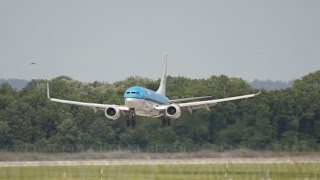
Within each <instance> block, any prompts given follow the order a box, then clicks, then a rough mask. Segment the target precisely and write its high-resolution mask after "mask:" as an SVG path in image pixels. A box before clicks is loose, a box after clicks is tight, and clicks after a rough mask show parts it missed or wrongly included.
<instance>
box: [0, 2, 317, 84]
mask: <svg viewBox="0 0 320 180" xmlns="http://www.w3.org/2000/svg"><path fill="white" fill-rule="evenodd" d="M164 52H167V53H168V74H169V75H172V76H186V77H190V78H208V77H210V76H211V75H221V74H224V75H227V76H233V77H240V78H243V79H245V80H248V81H251V80H254V79H262V80H265V79H271V80H284V81H288V80H292V79H295V78H300V77H301V76H303V75H305V74H307V73H310V72H313V71H315V70H319V69H320V1H319V0H265V1H262V0H251V1H249V0H241V1H239V0H221V1H214V0H207V1H204V0H192V1H190V0H158V1H154V0H145V1H140V0H128V1H121V0H114V1H108V0H90V1H89V0H85V1H84V0H50V1H48V0H30V1H25V0H21V1H17V0H0V78H21V79H28V80H29V79H52V78H54V77H57V76H60V75H67V76H70V77H72V78H74V79H76V80H80V81H85V82H93V81H95V80H98V81H108V82H115V81H118V80H123V79H125V78H127V77H129V76H136V75H137V76H142V77H148V78H151V79H158V78H160V75H161V71H162V70H161V68H162V59H163V53H164ZM30 62H36V63H37V64H36V65H29V63H30Z"/></svg>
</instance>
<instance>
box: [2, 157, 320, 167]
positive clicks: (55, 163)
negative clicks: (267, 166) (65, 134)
mask: <svg viewBox="0 0 320 180" xmlns="http://www.w3.org/2000/svg"><path fill="white" fill-rule="evenodd" d="M231 163H234V164H237V163H246V164H252V163H257V164H258V163H259V164H260V163H291V164H293V163H320V158H319V157H274V158H193V159H113V160H110V159H108V160H72V161H10V162H0V167H15V166H90V165H99V166H113V165H169V164H175V165H186V164H231Z"/></svg>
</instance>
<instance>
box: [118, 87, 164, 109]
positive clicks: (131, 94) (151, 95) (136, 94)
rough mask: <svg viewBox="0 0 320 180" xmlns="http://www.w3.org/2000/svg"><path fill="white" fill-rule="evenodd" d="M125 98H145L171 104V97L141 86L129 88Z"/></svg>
mask: <svg viewBox="0 0 320 180" xmlns="http://www.w3.org/2000/svg"><path fill="white" fill-rule="evenodd" d="M124 98H125V99H126V98H134V99H145V100H147V101H150V102H153V103H157V104H161V105H163V104H169V99H168V98H167V97H165V96H162V95H160V94H157V93H156V92H154V91H152V90H149V89H146V88H143V87H139V86H133V87H130V88H128V89H127V90H126V91H125V93H124Z"/></svg>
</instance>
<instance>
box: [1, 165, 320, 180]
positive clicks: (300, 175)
mask: <svg viewBox="0 0 320 180" xmlns="http://www.w3.org/2000/svg"><path fill="white" fill-rule="evenodd" d="M0 179H1V180H7V179H14V180H18V179H32V180H36V179H41V180H42V179H45V180H50V179H52V180H53V179H90V180H91V179H99V180H101V179H104V180H106V179H125V180H131V179H137V180H138V179H139V180H140V179H166V180H169V179H254V180H255V179H320V164H228V165H226V164H215V165H131V166H129V165H125V166H122V165H121V166H55V167H52V166H46V167H1V168H0Z"/></svg>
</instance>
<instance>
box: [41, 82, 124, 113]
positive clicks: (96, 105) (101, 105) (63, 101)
mask: <svg viewBox="0 0 320 180" xmlns="http://www.w3.org/2000/svg"><path fill="white" fill-rule="evenodd" d="M47 97H48V99H49V100H50V101H53V102H58V103H63V104H72V105H79V106H86V107H91V108H93V109H94V110H95V111H96V110H97V109H102V110H105V109H106V108H108V107H114V108H118V109H119V110H121V111H129V108H128V107H126V106H121V105H111V104H99V103H87V102H79V101H70V100H64V99H56V98H51V97H50V92H49V84H47Z"/></svg>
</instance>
